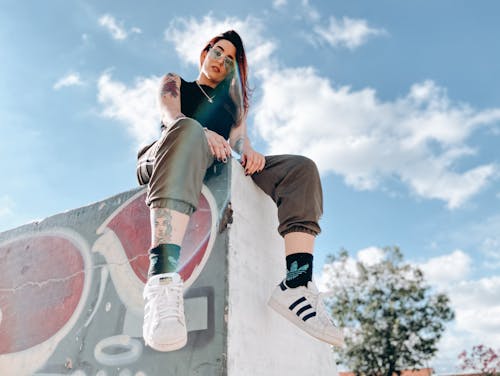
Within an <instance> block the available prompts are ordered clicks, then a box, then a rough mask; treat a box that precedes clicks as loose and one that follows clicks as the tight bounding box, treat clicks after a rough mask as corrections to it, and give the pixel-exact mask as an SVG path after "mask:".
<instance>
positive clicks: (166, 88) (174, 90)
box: [161, 73, 179, 98]
mask: <svg viewBox="0 0 500 376" xmlns="http://www.w3.org/2000/svg"><path fill="white" fill-rule="evenodd" d="M166 94H170V95H171V96H172V97H174V98H177V96H178V95H179V88H178V87H177V82H176V80H175V75H173V74H172V73H169V74H167V77H166V78H165V80H164V82H163V85H162V87H161V96H162V97H163V96H165V95H166Z"/></svg>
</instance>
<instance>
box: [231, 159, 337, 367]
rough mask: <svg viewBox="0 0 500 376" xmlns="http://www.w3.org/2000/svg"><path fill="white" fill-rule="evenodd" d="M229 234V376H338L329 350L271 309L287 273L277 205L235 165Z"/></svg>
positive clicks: (232, 180)
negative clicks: (273, 294)
mask: <svg viewBox="0 0 500 376" xmlns="http://www.w3.org/2000/svg"><path fill="white" fill-rule="evenodd" d="M231 186H232V189H231V203H232V207H233V210H234V221H233V224H232V225H231V227H230V230H229V250H228V261H229V270H228V271H229V275H228V277H229V280H228V288H229V299H228V301H229V302H228V317H229V320H228V364H227V368H228V375H237V376H268V375H280V376H281V375H286V376H305V375H307V376H309V375H315V376H323V375H324V376H327V375H328V376H335V375H337V372H336V367H335V362H334V358H333V354H332V351H331V348H330V346H329V345H327V344H325V343H323V342H320V341H318V340H317V339H314V338H312V337H310V336H309V335H308V334H305V333H304V332H302V331H301V330H299V329H297V328H296V327H295V326H294V325H293V324H291V323H289V322H288V321H287V320H285V319H283V318H282V317H281V316H280V315H278V314H277V313H276V312H274V311H273V310H272V309H271V308H269V307H268V306H267V300H268V298H269V296H270V295H271V292H272V291H273V289H274V288H275V286H276V285H277V284H278V283H279V282H281V280H282V279H283V277H284V276H285V272H286V265H285V250H284V242H283V239H282V238H281V236H280V235H279V234H278V231H277V228H278V219H277V209H276V205H275V204H274V202H273V201H272V200H271V198H270V197H269V196H267V195H266V194H265V193H264V192H263V191H262V190H261V189H260V188H258V187H257V186H256V185H255V184H253V182H252V179H251V178H250V177H247V176H245V175H244V172H243V169H242V168H241V166H239V165H238V163H236V162H234V163H233V169H232V179H231Z"/></svg>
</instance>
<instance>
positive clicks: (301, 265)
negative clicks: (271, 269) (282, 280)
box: [286, 252, 313, 288]
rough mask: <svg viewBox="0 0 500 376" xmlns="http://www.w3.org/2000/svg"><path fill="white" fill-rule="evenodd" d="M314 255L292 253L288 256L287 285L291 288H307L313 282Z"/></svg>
mask: <svg viewBox="0 0 500 376" xmlns="http://www.w3.org/2000/svg"><path fill="white" fill-rule="evenodd" d="M312 269H313V255H312V254H311V253H305V252H304V253H302V252H301V253H292V254H291V255H288V256H286V270H287V273H286V285H287V286H288V287H291V288H295V287H299V286H307V283H308V282H309V281H312Z"/></svg>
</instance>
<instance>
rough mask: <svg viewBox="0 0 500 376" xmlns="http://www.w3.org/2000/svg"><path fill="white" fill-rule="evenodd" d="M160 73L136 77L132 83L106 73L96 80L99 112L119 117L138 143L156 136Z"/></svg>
mask: <svg viewBox="0 0 500 376" xmlns="http://www.w3.org/2000/svg"><path fill="white" fill-rule="evenodd" d="M159 85H160V77H155V76H153V77H150V78H138V79H137V80H136V82H135V85H134V86H133V87H127V86H126V85H124V84H123V83H121V82H118V81H114V80H113V79H112V77H111V75H110V74H109V73H105V74H103V75H101V77H100V78H99V81H98V101H99V103H100V104H101V105H102V106H103V111H102V115H103V116H105V117H108V118H111V119H115V120H119V121H121V122H123V123H124V124H125V125H126V126H127V130H128V132H129V133H130V135H132V137H133V138H134V140H135V141H136V143H137V145H138V146H139V145H144V144H146V143H147V142H149V141H152V140H154V139H155V138H156V137H158V134H159V129H160V125H159V124H160V115H159V109H158V103H157V95H158V90H159Z"/></svg>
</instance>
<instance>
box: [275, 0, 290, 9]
mask: <svg viewBox="0 0 500 376" xmlns="http://www.w3.org/2000/svg"><path fill="white" fill-rule="evenodd" d="M286 3H287V0H273V7H274V8H282V7H284V6H286Z"/></svg>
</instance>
